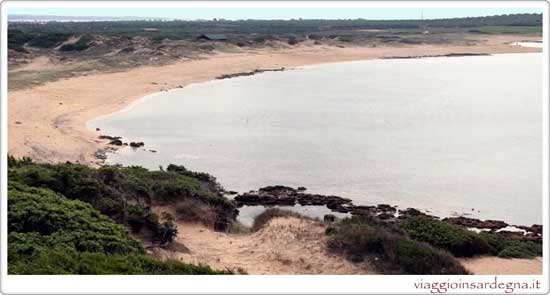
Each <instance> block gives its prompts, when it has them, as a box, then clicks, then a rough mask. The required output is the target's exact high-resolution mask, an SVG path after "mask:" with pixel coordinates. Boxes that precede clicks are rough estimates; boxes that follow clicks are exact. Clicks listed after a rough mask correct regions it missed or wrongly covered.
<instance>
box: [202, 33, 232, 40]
mask: <svg viewBox="0 0 550 295" xmlns="http://www.w3.org/2000/svg"><path fill="white" fill-rule="evenodd" d="M197 40H204V41H227V37H226V36H225V35H223V34H202V35H200V36H198V37H197Z"/></svg>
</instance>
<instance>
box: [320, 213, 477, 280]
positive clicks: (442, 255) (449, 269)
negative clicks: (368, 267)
mask: <svg viewBox="0 0 550 295" xmlns="http://www.w3.org/2000/svg"><path fill="white" fill-rule="evenodd" d="M369 223H370V222H369V221H365V220H364V219H363V218H360V217H352V218H346V219H344V220H342V221H340V222H339V223H338V224H337V225H336V227H335V229H334V230H333V231H332V233H331V236H330V237H329V241H328V247H329V250H330V251H332V252H335V253H341V254H344V255H346V257H347V258H348V259H350V260H351V261H354V262H360V261H363V260H364V259H368V260H369V261H370V262H371V263H373V264H374V266H375V267H377V269H378V270H379V271H381V272H382V273H399V274H467V273H468V272H467V271H466V270H465V269H464V267H463V266H462V265H461V264H460V263H459V262H458V261H457V260H456V259H455V258H454V257H452V256H451V255H450V254H448V253H446V252H444V251H442V250H438V249H435V248H432V247H431V246H430V245H428V244H425V243H421V242H418V241H414V240H410V239H409V238H407V237H406V236H404V235H401V234H398V233H397V232H392V230H390V229H388V228H387V227H384V226H381V225H378V226H375V225H371V224H369Z"/></svg>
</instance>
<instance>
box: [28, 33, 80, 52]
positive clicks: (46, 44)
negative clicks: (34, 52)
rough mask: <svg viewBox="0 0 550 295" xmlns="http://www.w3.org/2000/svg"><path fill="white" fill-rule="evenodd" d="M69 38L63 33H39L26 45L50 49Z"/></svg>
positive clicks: (68, 35)
mask: <svg viewBox="0 0 550 295" xmlns="http://www.w3.org/2000/svg"><path fill="white" fill-rule="evenodd" d="M70 36H71V35H70V34H65V33H51V32H39V33H36V34H35V35H34V36H33V37H32V38H31V39H30V40H29V42H27V44H28V45H29V46H32V47H40V48H52V47H55V46H57V45H59V44H60V43H61V42H63V41H65V40H67V39H69V37H70Z"/></svg>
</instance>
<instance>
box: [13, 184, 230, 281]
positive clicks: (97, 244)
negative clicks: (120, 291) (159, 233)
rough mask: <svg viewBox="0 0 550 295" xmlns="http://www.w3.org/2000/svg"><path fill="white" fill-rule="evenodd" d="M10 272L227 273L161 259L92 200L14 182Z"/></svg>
mask: <svg viewBox="0 0 550 295" xmlns="http://www.w3.org/2000/svg"><path fill="white" fill-rule="evenodd" d="M8 196H9V197H8V232H9V235H8V272H9V273H10V274H226V273H227V272H219V271H214V270H212V269H211V268H210V267H208V266H195V265H190V264H183V263H179V262H176V261H171V262H160V261H156V260H154V259H152V258H151V257H149V256H146V255H145V251H144V249H143V248H142V247H141V245H140V243H139V242H138V241H136V240H134V239H132V238H130V237H129V235H128V231H127V229H126V228H125V227H124V226H122V225H119V224H116V223H115V222H114V221H113V220H111V219H110V218H108V217H107V216H105V215H102V214H101V213H99V212H98V211H97V210H96V209H94V208H93V207H92V206H91V205H89V204H86V203H84V202H81V201H78V200H69V199H67V198H65V197H63V196H61V195H59V194H57V193H55V192H53V191H51V190H47V189H39V188H31V187H28V186H26V185H23V184H20V183H17V182H10V183H9V192H8Z"/></svg>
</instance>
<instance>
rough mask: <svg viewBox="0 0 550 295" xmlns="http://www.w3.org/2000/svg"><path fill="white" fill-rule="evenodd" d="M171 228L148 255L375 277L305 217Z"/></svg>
mask: <svg viewBox="0 0 550 295" xmlns="http://www.w3.org/2000/svg"><path fill="white" fill-rule="evenodd" d="M165 209H167V210H168V208H165ZM163 211H166V210H163ZM168 211H170V210H168ZM177 225H178V231H179V233H178V237H177V238H176V243H175V244H176V245H175V246H172V247H170V248H171V249H168V250H165V249H158V248H156V249H154V250H151V251H150V252H151V254H153V255H154V256H156V257H157V258H160V259H165V260H166V259H172V260H179V261H182V262H187V263H194V264H207V265H210V266H212V267H213V268H215V269H233V270H236V269H242V270H244V271H246V272H247V273H248V274H271V275H273V274H276V275H283V274H287V275H299V274H325V275H329V274H332V275H367V274H377V272H376V270H375V269H374V267H373V266H372V265H369V264H367V263H359V264H354V263H351V262H350V261H348V260H346V259H345V258H344V257H342V256H340V255H334V254H331V253H329V252H328V251H327V248H326V241H327V237H326V236H325V234H324V231H325V225H324V224H322V223H319V222H315V221H311V220H308V219H300V218H296V217H278V218H274V219H272V220H271V221H270V222H269V223H268V224H266V225H265V226H264V227H263V228H262V229H260V230H259V231H257V232H254V233H246V234H244V233H243V234H227V233H222V232H215V231H213V230H212V229H210V228H207V227H205V226H203V225H199V224H193V223H185V222H179V223H178V224H177ZM458 260H459V261H460V263H462V265H464V267H466V269H468V270H469V271H470V272H472V273H473V274H478V275H537V274H542V258H541V257H538V258H536V259H504V258H498V257H476V258H461V259H458Z"/></svg>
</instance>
